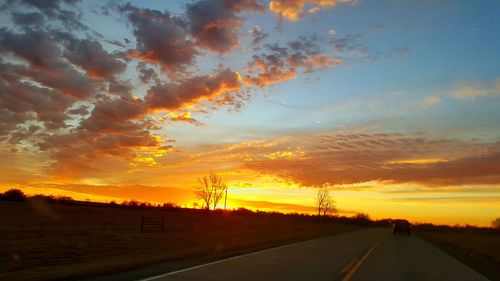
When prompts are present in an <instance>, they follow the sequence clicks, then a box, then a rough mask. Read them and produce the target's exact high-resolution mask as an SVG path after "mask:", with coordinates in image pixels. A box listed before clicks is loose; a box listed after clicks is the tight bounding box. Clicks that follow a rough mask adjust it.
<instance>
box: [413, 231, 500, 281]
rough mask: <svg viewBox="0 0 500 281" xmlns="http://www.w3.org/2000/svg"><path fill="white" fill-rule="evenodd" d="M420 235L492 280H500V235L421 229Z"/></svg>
mask: <svg viewBox="0 0 500 281" xmlns="http://www.w3.org/2000/svg"><path fill="white" fill-rule="evenodd" d="M418 235H419V236H420V237H422V238H424V239H426V240H427V241H429V242H431V243H432V244H434V245H435V246H437V247H438V248H441V250H443V251H445V252H447V253H448V254H450V255H451V256H454V257H455V258H456V259H458V260H460V261H461V262H462V263H464V264H466V265H468V266H469V267H470V268H473V269H474V270H476V271H477V272H479V273H481V274H482V275H484V276H485V277H488V278H489V279H491V280H500V235H498V233H496V234H495V233H477V232H473V231H467V230H463V231H440V230H436V231H419V232H418Z"/></svg>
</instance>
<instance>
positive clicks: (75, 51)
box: [64, 36, 127, 77]
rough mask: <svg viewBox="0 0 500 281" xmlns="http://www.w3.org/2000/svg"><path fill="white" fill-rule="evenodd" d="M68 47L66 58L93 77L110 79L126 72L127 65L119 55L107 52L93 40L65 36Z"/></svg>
mask: <svg viewBox="0 0 500 281" xmlns="http://www.w3.org/2000/svg"><path fill="white" fill-rule="evenodd" d="M65 37H66V39H67V40H66V41H67V46H66V48H65V53H64V56H65V57H66V58H67V59H68V60H69V61H70V62H71V63H72V64H74V65H77V66H79V67H81V68H82V69H84V70H85V71H86V72H87V75H89V76H91V77H110V76H113V75H116V74H119V73H122V72H123V71H125V68H126V66H127V65H126V64H125V63H124V62H123V61H122V60H120V59H119V58H118V56H117V55H114V54H110V53H108V52H106V51H105V50H104V49H103V47H102V45H101V44H100V43H99V42H97V41H93V40H88V39H83V40H79V39H74V38H72V37H69V36H65Z"/></svg>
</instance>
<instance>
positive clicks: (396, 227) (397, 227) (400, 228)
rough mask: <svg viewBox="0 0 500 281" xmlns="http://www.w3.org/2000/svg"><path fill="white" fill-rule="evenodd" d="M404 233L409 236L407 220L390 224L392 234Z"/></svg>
mask: <svg viewBox="0 0 500 281" xmlns="http://www.w3.org/2000/svg"><path fill="white" fill-rule="evenodd" d="M398 232H400V233H406V234H408V235H411V223H410V222H409V221H407V220H394V221H393V222H392V233H393V234H396V233H398Z"/></svg>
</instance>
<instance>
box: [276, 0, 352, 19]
mask: <svg viewBox="0 0 500 281" xmlns="http://www.w3.org/2000/svg"><path fill="white" fill-rule="evenodd" d="M353 2H354V0H272V1H271V2H269V9H270V10H271V11H272V12H273V13H275V14H276V15H278V16H279V17H280V18H282V19H287V20H289V21H297V20H299V19H300V18H302V17H303V16H304V14H305V13H304V7H305V6H306V5H313V7H312V8H309V9H308V11H309V13H317V12H318V11H319V10H320V9H329V8H333V7H335V6H336V5H337V4H340V3H353Z"/></svg>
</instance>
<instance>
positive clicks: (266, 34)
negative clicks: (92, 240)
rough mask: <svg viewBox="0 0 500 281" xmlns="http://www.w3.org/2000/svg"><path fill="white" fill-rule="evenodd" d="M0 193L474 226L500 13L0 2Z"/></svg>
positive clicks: (486, 212)
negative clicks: (204, 193)
mask: <svg viewBox="0 0 500 281" xmlns="http://www.w3.org/2000/svg"><path fill="white" fill-rule="evenodd" d="M0 7H1V9H0V11H1V12H0V55H1V57H0V144H1V146H0V170H1V173H0V191H3V190H8V189H10V188H20V189H22V190H23V191H24V192H26V193H28V194H53V195H65V196H71V197H73V198H74V199H78V200H86V199H89V200H95V201H103V202H109V201H111V200H115V201H118V202H121V201H123V200H130V199H136V200H140V201H150V202H155V203H162V202H173V203H176V204H179V205H181V206H186V207H192V206H196V205H197V204H196V203H198V204H199V203H200V202H199V201H198V202H197V198H196V197H195V194H194V192H193V190H194V186H195V185H196V182H197V178H200V177H203V176H205V175H207V174H209V173H210V172H214V173H217V174H219V175H221V176H222V178H223V179H224V181H225V182H226V183H227V185H228V188H229V189H228V207H230V208H238V207H245V208H249V209H253V210H255V209H259V210H266V211H279V212H300V213H312V212H314V211H315V207H314V205H315V201H314V198H315V194H316V192H317V190H318V188H327V189H328V190H329V191H330V194H331V196H332V197H333V198H334V199H335V201H336V206H337V208H338V211H339V214H340V215H346V216H350V215H353V214H355V213H357V212H364V213H368V214H369V215H370V216H371V217H372V218H374V219H381V218H388V217H392V218H407V219H409V220H411V221H412V222H431V223H439V224H450V225H454V224H462V225H464V224H472V225H480V226H487V225H489V224H490V222H491V221H492V220H493V219H494V218H496V217H498V216H499V215H500V110H499V108H500V63H498V61H499V60H500V37H499V36H498V34H499V32H500V18H499V17H498V15H499V14H500V2H498V1H494V0H484V1H465V0H464V1H460V0H458V1H456V0H455V1H451V0H450V1H448V0H443V1H427V0H423V1H417V0H415V1H411V0H408V1H395V0H394V1H390V0H376V1H375V0H272V1H259V0H193V1H152V0H151V1H131V2H126V1H97V0H95V1H92V0H89V1H78V0H44V1H35V0H22V1H0Z"/></svg>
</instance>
